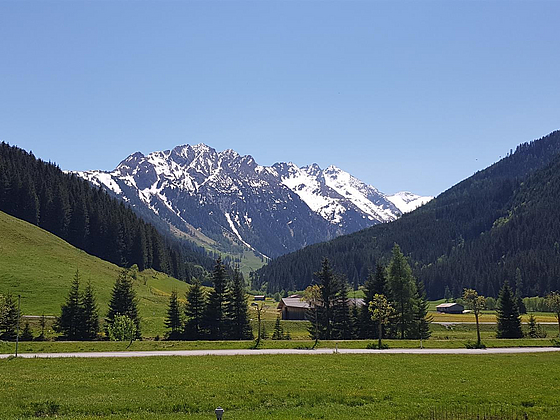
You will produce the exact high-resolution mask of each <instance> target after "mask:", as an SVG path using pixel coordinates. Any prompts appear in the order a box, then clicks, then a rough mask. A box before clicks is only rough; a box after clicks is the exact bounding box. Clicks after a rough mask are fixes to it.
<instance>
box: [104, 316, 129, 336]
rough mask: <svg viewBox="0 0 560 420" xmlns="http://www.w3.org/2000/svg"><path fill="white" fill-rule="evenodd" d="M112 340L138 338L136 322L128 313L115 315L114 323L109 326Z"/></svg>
mask: <svg viewBox="0 0 560 420" xmlns="http://www.w3.org/2000/svg"><path fill="white" fill-rule="evenodd" d="M107 334H108V335H109V340H111V341H132V340H134V339H135V338H136V324H135V323H134V321H133V320H132V319H131V318H129V317H128V316H126V315H115V319H114V321H113V323H112V324H109V325H108V326H107Z"/></svg>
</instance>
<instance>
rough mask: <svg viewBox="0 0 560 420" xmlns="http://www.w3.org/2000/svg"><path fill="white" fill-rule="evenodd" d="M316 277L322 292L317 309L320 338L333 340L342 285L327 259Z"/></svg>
mask: <svg viewBox="0 0 560 420" xmlns="http://www.w3.org/2000/svg"><path fill="white" fill-rule="evenodd" d="M315 276H316V277H317V279H318V286H319V290H320V292H321V293H320V299H319V304H318V307H317V312H318V314H317V315H318V321H319V337H320V338H321V339H325V340H331V339H332V338H333V326H334V323H335V319H336V318H335V308H336V300H337V298H338V294H339V292H340V283H339V281H338V279H337V278H336V277H335V275H334V273H333V271H332V269H331V267H330V265H329V260H328V259H326V258H324V259H323V263H322V265H321V271H319V272H317V273H315Z"/></svg>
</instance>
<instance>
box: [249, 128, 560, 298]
mask: <svg viewBox="0 0 560 420" xmlns="http://www.w3.org/2000/svg"><path fill="white" fill-rule="evenodd" d="M559 153H560V131H555V132H553V133H551V134H549V135H548V136H546V137H543V138H541V139H539V140H535V141H532V142H530V143H524V144H522V145H520V146H518V147H517V149H516V150H515V152H513V151H511V152H510V153H509V154H508V155H507V156H506V157H505V158H503V159H502V160H500V161H499V162H497V163H495V164H494V165H492V166H490V167H488V168H487V169H485V170H483V171H480V172H477V173H475V174H474V175H473V176H471V177H470V178H467V179H466V180H464V181H462V182H460V183H459V184H457V185H455V186H454V187H452V188H450V189H449V190H447V191H445V192H444V193H442V194H440V195H439V196H438V197H437V198H435V199H434V200H432V201H431V202H429V203H427V204H426V205H424V206H422V207H420V208H418V209H417V210H415V211H413V212H411V213H408V214H405V215H404V216H403V217H402V218H400V219H398V220H397V221H395V222H392V223H387V224H383V225H376V226H373V227H371V228H369V229H365V230H362V231H360V232H356V233H354V234H351V235H346V236H342V237H339V238H337V239H334V240H332V241H330V242H325V243H320V244H315V245H311V246H308V247H306V248H304V249H303V250H300V251H297V252H294V253H291V254H287V255H284V256H281V257H279V258H276V259H275V260H273V261H271V262H270V263H269V264H268V265H266V266H264V267H263V268H261V269H260V270H258V271H257V272H256V273H255V274H254V276H253V277H252V280H253V286H254V287H255V288H266V289H267V290H268V291H269V292H277V291H280V290H303V289H305V288H306V287H307V286H308V285H309V284H311V283H312V279H313V268H314V267H318V266H320V264H321V261H322V260H323V258H328V259H329V261H330V263H331V265H332V268H333V270H335V271H337V272H340V273H342V274H344V275H346V276H347V278H348V281H349V282H350V284H351V285H353V286H354V287H357V286H358V285H360V284H363V283H364V281H365V280H366V278H367V277H368V273H370V272H372V271H374V270H375V267H376V265H377V264H382V265H387V264H388V262H389V259H390V257H391V250H392V247H393V245H394V244H395V243H398V244H399V245H400V247H401V249H402V252H403V253H404V255H405V256H406V257H407V259H408V261H409V263H410V265H411V267H412V271H413V275H414V276H415V277H416V278H418V279H419V280H420V281H422V283H423V284H424V285H425V288H426V293H427V296H428V297H429V298H430V299H438V298H441V297H443V296H444V292H445V290H446V288H447V289H449V291H450V293H451V294H452V295H453V296H454V297H459V296H461V294H462V291H463V289H464V288H473V289H476V290H478V291H480V292H481V293H482V294H484V295H486V296H491V297H497V296H498V292H499V291H500V288H501V285H502V284H503V283H504V281H506V280H509V281H510V282H511V283H514V282H515V284H516V291H515V292H516V293H517V294H519V295H520V296H536V295H540V296H544V295H546V294H547V293H549V292H551V291H555V290H558V289H559V288H560V245H559V243H560V224H559V223H558V220H560V155H559Z"/></svg>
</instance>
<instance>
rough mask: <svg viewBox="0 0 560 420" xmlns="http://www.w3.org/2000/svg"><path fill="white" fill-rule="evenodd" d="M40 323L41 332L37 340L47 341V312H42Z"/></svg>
mask: <svg viewBox="0 0 560 420" xmlns="http://www.w3.org/2000/svg"><path fill="white" fill-rule="evenodd" d="M39 325H40V326H41V334H39V337H37V341H45V340H46V338H45V328H46V327H47V319H46V317H45V314H42V315H41V318H39Z"/></svg>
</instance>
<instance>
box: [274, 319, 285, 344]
mask: <svg viewBox="0 0 560 420" xmlns="http://www.w3.org/2000/svg"><path fill="white" fill-rule="evenodd" d="M271 338H272V339H273V340H283V339H284V329H283V328H282V324H281V323H280V315H278V316H277V317H276V322H275V323H274V330H273V331H272V337H271Z"/></svg>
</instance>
